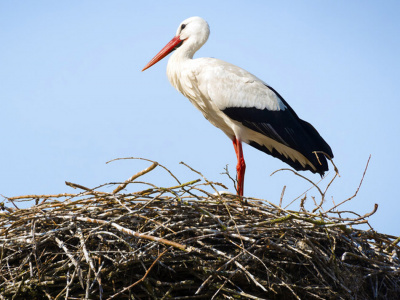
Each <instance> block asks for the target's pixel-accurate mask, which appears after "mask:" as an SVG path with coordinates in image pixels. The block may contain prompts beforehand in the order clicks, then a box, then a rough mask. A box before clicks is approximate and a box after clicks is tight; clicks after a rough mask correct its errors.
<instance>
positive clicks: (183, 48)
mask: <svg viewBox="0 0 400 300" xmlns="http://www.w3.org/2000/svg"><path fill="white" fill-rule="evenodd" d="M209 35H210V28H209V26H208V23H207V22H206V21H205V20H204V19H202V18H200V17H191V18H188V19H186V20H184V21H183V22H182V23H181V24H179V27H178V29H177V31H176V35H175V37H174V38H173V39H172V40H171V41H170V42H169V43H168V44H167V45H166V46H165V47H164V48H163V49H161V51H160V52H158V54H157V55H156V56H154V58H153V59H152V60H151V61H150V62H149V63H148V64H147V65H146V66H145V67H144V68H143V70H142V71H144V70H146V69H148V68H150V67H151V66H152V65H154V64H155V63H157V62H158V61H160V60H162V59H163V58H164V57H165V56H167V55H168V54H169V53H171V52H172V51H174V50H176V49H178V48H179V50H178V51H179V52H182V53H184V54H186V55H187V56H189V57H193V54H194V53H195V52H196V51H197V50H199V49H200V48H201V46H203V45H204V43H205V42H206V41H207V39H208V36H209Z"/></svg>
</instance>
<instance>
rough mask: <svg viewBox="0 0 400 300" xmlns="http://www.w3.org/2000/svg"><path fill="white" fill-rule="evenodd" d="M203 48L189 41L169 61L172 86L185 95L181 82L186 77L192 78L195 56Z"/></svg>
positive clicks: (168, 67) (169, 75) (168, 69)
mask: <svg viewBox="0 0 400 300" xmlns="http://www.w3.org/2000/svg"><path fill="white" fill-rule="evenodd" d="M201 46H202V45H198V44H197V45H196V44H195V43H192V41H191V40H190V39H188V40H186V41H184V42H183V44H182V46H180V47H179V48H178V49H176V50H175V51H174V52H173V53H172V55H171V57H170V58H169V60H168V65H167V77H168V79H169V81H170V82H171V84H172V85H173V86H174V87H175V88H176V89H177V90H178V91H180V92H181V93H183V94H185V93H184V91H183V87H182V82H181V81H182V80H184V77H185V76H190V73H191V72H190V71H191V65H192V64H191V62H192V61H193V55H194V54H195V53H196V51H197V50H198V49H199V48H200V47H201Z"/></svg>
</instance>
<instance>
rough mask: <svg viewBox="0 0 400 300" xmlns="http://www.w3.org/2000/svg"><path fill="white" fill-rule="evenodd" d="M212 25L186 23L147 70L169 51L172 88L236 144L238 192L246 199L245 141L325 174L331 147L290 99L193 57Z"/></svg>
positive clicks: (229, 68) (241, 73) (243, 74)
mask: <svg viewBox="0 0 400 300" xmlns="http://www.w3.org/2000/svg"><path fill="white" fill-rule="evenodd" d="M209 34H210V30H209V26H208V24H207V22H206V21H205V20H203V19H202V18H200V17H192V18H189V19H186V20H184V21H183V22H182V23H181V24H180V25H179V27H178V30H177V32H176V35H175V37H174V38H173V39H172V40H171V41H170V42H169V43H168V44H167V45H166V46H165V47H164V48H163V49H162V50H161V51H160V52H159V53H158V54H157V55H156V56H155V57H154V58H153V59H152V60H151V61H150V62H149V63H148V64H147V65H146V66H145V68H144V69H143V70H145V69H147V68H149V67H151V66H152V65H153V64H155V63H156V62H157V61H159V60H161V59H162V58H164V57H165V56H166V55H168V53H170V52H172V51H174V50H175V51H174V52H173V54H172V55H171V57H170V59H169V61H168V66H167V76H168V79H169V81H170V82H171V84H172V85H173V86H174V87H175V88H176V89H177V90H178V91H180V92H181V93H182V94H183V95H184V96H185V97H187V98H188V99H189V100H190V101H191V102H192V104H193V105H194V106H195V107H196V108H197V109H199V110H200V111H201V112H202V114H203V115H204V117H205V118H206V119H207V120H209V121H210V122H211V123H212V124H213V125H214V126H216V127H218V128H220V129H221V130H222V131H223V132H224V133H225V134H226V135H227V136H228V137H229V138H230V139H231V140H232V141H233V144H234V146H235V151H236V154H237V158H238V166H237V171H238V177H237V178H238V194H239V195H241V196H242V195H243V180H244V171H245V167H246V166H245V163H244V158H243V154H242V148H241V142H242V141H243V142H245V143H248V144H250V145H252V146H253V147H255V148H257V149H259V150H261V151H264V152H266V153H268V154H271V155H273V156H275V157H277V158H279V159H281V160H283V161H284V162H286V163H288V164H290V165H291V166H292V167H294V168H295V169H296V170H310V171H312V172H313V173H320V174H321V175H322V174H323V173H324V171H326V170H327V169H328V167H327V163H326V159H325V157H324V156H323V155H321V154H315V153H313V151H322V152H325V153H326V154H327V155H329V156H330V157H333V154H332V151H331V149H330V147H329V145H328V144H327V143H326V142H325V141H324V140H323V139H322V137H321V136H320V135H319V134H318V132H317V131H316V130H315V129H314V127H312V125H311V124H309V123H307V122H305V121H303V120H301V119H299V118H298V116H297V115H296V113H295V112H294V111H293V109H292V108H291V107H290V106H289V105H288V104H287V103H286V101H285V100H284V99H283V98H282V97H281V96H280V95H279V94H278V93H277V92H276V91H275V90H273V89H272V88H271V87H269V86H268V85H267V84H266V83H265V82H263V81H262V80H260V79H259V78H257V77H256V76H254V75H252V74H251V73H249V72H247V71H245V70H243V69H241V68H239V67H237V66H235V65H232V64H230V63H227V62H224V61H221V60H218V59H215V58H197V59H193V55H194V54H195V52H196V51H197V50H199V49H200V48H201V46H203V45H204V43H205V42H206V41H207V39H208V36H209Z"/></svg>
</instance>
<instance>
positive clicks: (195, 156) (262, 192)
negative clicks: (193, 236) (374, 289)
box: [0, 0, 400, 235]
mask: <svg viewBox="0 0 400 300" xmlns="http://www.w3.org/2000/svg"><path fill="white" fill-rule="evenodd" d="M196 15H197V16H201V17H203V18H204V19H206V20H207V21H208V22H209V24H210V27H211V35H210V38H209V40H208V42H207V44H206V45H205V46H204V47H203V48H202V49H201V50H200V51H199V52H198V53H197V55H196V56H197V57H200V56H212V57H216V58H219V59H222V60H225V61H228V62H231V63H233V64H236V65H238V66H240V67H242V68H245V69H247V70H248V71H250V72H252V73H253V74H255V75H256V76H258V77H260V78H261V79H263V80H264V81H266V82H267V83H269V84H270V85H271V86H272V87H274V88H275V89H276V90H277V91H278V92H279V93H280V94H281V95H282V96H283V97H284V98H285V99H286V100H287V101H288V102H289V103H290V105H291V106H292V107H293V109H294V110H295V111H296V112H297V113H298V115H299V116H300V117H301V118H303V119H304V120H307V121H309V122H310V123H312V124H313V125H314V126H315V127H316V128H317V129H318V130H319V132H320V133H321V134H322V135H323V137H324V138H325V139H326V140H327V141H328V143H329V144H330V145H331V147H332V149H333V152H334V154H335V163H336V165H337V166H338V167H339V170H340V174H341V177H340V178H338V179H337V180H336V181H335V183H334V184H333V186H332V188H331V190H330V193H329V195H328V198H329V199H331V197H333V198H334V200H335V202H336V203H338V202H340V201H342V200H344V199H346V198H347V197H349V196H351V195H352V194H353V193H354V192H355V190H356V188H357V186H358V184H359V181H360V179H361V176H362V173H363V171H364V167H365V164H366V162H367V159H368V157H369V155H370V154H371V155H372V158H371V162H370V166H369V169H368V172H367V174H366V176H365V179H364V183H363V186H362V187H361V190H360V192H359V195H358V197H357V198H355V199H354V200H352V201H351V202H350V203H348V204H347V205H346V206H345V207H343V208H344V209H348V210H353V211H356V212H358V213H360V214H364V213H366V212H369V211H371V210H372V208H373V205H374V203H378V204H379V210H378V212H377V213H376V214H375V216H373V217H372V218H371V223H372V225H373V226H374V228H375V229H377V230H378V231H380V232H384V233H390V234H394V235H400V218H399V212H400V199H399V196H398V192H397V187H398V186H397V185H398V184H399V183H398V182H399V170H398V168H399V165H400V158H399V154H398V149H399V146H400V143H399V138H400V118H399V100H400V93H399V86H400V55H399V53H400V19H399V15H400V5H399V2H398V1H384V2H382V1H380V2H378V1H330V2H328V1H251V2H249V1H240V2H239V1H175V2H171V1H169V2H168V1H140V2H139V1H123V0H121V1H1V2H0V103H1V109H0V138H1V147H0V172H1V173H0V194H2V195H4V196H17V195H22V194H50V193H63V192H73V191H74V190H72V189H71V188H69V187H67V186H65V185H64V181H72V182H75V183H79V184H82V185H85V186H88V187H94V186H97V185H100V184H102V183H105V182H112V181H123V180H125V179H127V178H129V177H130V176H131V175H133V174H135V173H136V172H138V171H139V170H141V169H143V168H145V167H146V166H148V163H145V162H141V161H118V162H114V163H112V164H108V165H106V164H105V162H106V161H108V160H111V159H114V158H118V157H130V156H136V157H145V158H149V159H152V160H156V161H158V162H160V163H162V164H164V165H166V166H167V167H168V168H170V169H171V171H173V172H174V173H175V174H176V175H177V176H178V177H179V178H180V179H181V181H189V180H192V179H196V178H198V176H197V175H195V174H192V173H191V172H189V171H187V169H186V168H185V167H184V166H182V165H179V162H180V161H184V162H185V163H187V164H189V165H191V166H192V167H193V168H195V169H198V170H200V171H201V172H202V173H203V174H204V175H205V176H207V177H208V178H209V179H210V180H214V181H221V182H224V183H225V184H227V185H228V186H229V187H230V190H231V191H233V187H232V185H231V183H230V181H229V180H228V179H227V178H226V176H224V175H221V174H220V173H222V172H223V171H224V167H225V165H227V164H228V165H229V169H230V171H231V173H232V175H234V174H235V166H236V157H235V153H234V150H233V147H232V144H231V142H230V141H229V140H228V139H227V138H226V137H225V135H224V134H223V133H222V132H220V131H219V130H218V129H217V128H214V127H213V126H212V125H210V124H209V123H208V122H207V121H206V120H205V119H204V118H203V116H202V115H201V113H200V112H198V111H197V110H196V109H195V108H194V107H192V105H191V104H190V103H189V101H188V100H187V99H185V98H184V97H183V96H182V95H181V94H179V93H178V92H177V91H175V90H174V88H173V87H172V86H170V84H169V82H168V80H167V78H166V75H165V71H166V70H165V69H166V63H167V59H164V60H163V61H162V62H160V63H158V64H157V65H155V66H153V67H152V68H151V69H149V70H147V71H145V72H143V73H142V72H141V71H140V70H141V69H142V68H143V66H144V65H145V64H146V63H147V62H148V61H149V60H150V59H151V58H152V57H153V56H154V55H155V54H156V53H157V52H158V51H159V50H160V49H161V48H162V47H163V46H164V45H165V44H166V43H167V42H168V41H169V40H170V39H171V38H172V37H173V35H174V34H175V31H176V28H177V26H178V25H179V23H180V22H181V21H182V20H184V19H186V18H188V17H191V16H196ZM244 155H245V158H246V162H247V173H246V179H245V194H246V195H247V196H254V197H260V198H264V199H267V200H269V201H272V202H275V203H278V201H279V197H280V194H281V191H282V187H283V186H284V185H287V189H286V195H285V198H284V203H289V202H290V201H291V200H292V199H293V198H295V197H297V196H298V195H300V194H301V193H302V192H304V191H305V190H306V189H307V188H308V187H309V185H308V184H307V183H305V182H303V181H302V180H300V179H299V178H297V177H295V176H293V174H292V173H290V172H286V173H278V174H276V175H274V176H273V177H270V176H269V175H270V174H271V173H272V172H273V171H274V170H276V169H279V168H282V167H287V166H286V165H285V164H283V163H282V162H280V161H278V160H276V159H274V158H272V157H269V156H267V155H265V154H264V153H261V152H258V151H257V150H255V149H252V148H251V147H249V146H245V148H244ZM302 174H304V175H307V176H308V177H309V178H310V179H312V180H315V181H317V180H318V175H313V174H311V173H302ZM142 179H143V180H148V181H151V182H153V183H155V184H159V185H164V186H168V185H174V184H175V182H174V181H173V180H172V179H170V177H168V176H167V175H165V172H163V171H162V170H161V169H160V170H157V171H153V172H152V175H147V176H146V177H143V178H142ZM308 195H309V199H310V201H311V198H310V197H311V196H312V195H316V192H315V191H310V192H309V193H308ZM330 206H331V205H330V203H328V204H327V205H326V207H327V208H328V207H330ZM291 208H292V209H297V208H298V204H295V205H293V206H291Z"/></svg>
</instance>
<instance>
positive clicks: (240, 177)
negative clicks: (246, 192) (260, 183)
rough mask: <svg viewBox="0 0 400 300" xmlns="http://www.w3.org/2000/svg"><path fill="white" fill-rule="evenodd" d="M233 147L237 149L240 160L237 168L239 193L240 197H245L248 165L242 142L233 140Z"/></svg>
mask: <svg viewBox="0 0 400 300" xmlns="http://www.w3.org/2000/svg"><path fill="white" fill-rule="evenodd" d="M232 142H233V147H235V152H236V157H237V160H238V163H237V166H236V172H237V175H236V180H237V193H238V195H239V196H243V188H244V172H245V171H246V163H245V162H244V157H243V150H242V142H241V141H240V140H238V139H236V138H235V139H233V141H232Z"/></svg>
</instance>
